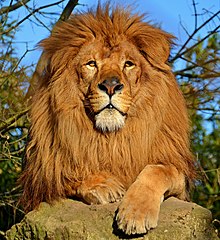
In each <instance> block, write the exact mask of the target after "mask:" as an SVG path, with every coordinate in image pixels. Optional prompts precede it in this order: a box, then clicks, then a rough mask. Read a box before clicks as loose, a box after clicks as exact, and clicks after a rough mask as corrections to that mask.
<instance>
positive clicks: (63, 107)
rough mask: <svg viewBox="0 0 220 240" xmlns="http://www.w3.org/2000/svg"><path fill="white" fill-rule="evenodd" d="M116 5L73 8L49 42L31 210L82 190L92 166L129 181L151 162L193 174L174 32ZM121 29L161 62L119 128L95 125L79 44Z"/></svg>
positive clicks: (27, 183)
mask: <svg viewBox="0 0 220 240" xmlns="http://www.w3.org/2000/svg"><path fill="white" fill-rule="evenodd" d="M109 12H110V10H109V6H106V7H105V8H101V7H100V6H99V7H98V9H97V11H96V12H93V11H89V12H88V13H84V14H78V15H73V16H72V17H71V18H70V19H69V20H68V21H67V22H63V23H60V24H58V25H57V26H56V28H55V29H54V31H53V33H52V35H51V36H50V37H49V38H47V39H45V40H44V41H42V42H41V46H42V47H43V49H44V54H45V56H46V58H47V63H48V64H47V68H46V69H45V71H44V73H43V74H42V77H41V79H40V80H39V88H38V89H37V91H36V93H35V95H34V97H33V103H32V110H31V120H32V126H31V129H30V141H29V143H28V147H27V153H26V167H25V170H24V172H23V174H22V176H21V178H20V183H21V184H22V186H23V189H24V192H23V196H22V199H21V201H22V203H23V204H24V205H25V208H26V210H30V209H33V208H35V207H36V206H38V205H39V203H40V202H42V201H47V202H49V203H51V202H53V201H54V200H57V199H59V198H64V197H68V196H69V195H70V193H71V194H72V195H74V188H75V187H76V186H77V184H78V183H80V182H81V181H82V180H83V179H85V178H86V177H87V176H89V175H90V174H91V173H97V172H102V171H108V172H111V173H113V175H115V176H117V177H118V178H119V179H120V180H121V181H122V182H123V184H124V185H125V186H126V187H127V188H128V187H129V186H130V184H131V183H132V182H133V181H134V180H135V179H136V177H137V175H138V174H139V173H140V172H141V170H142V169H143V168H144V167H145V166H146V165H147V164H163V165H167V164H171V165H174V166H175V167H176V168H177V169H178V170H179V171H180V172H182V173H183V174H184V175H185V177H186V180H187V181H190V180H191V179H192V177H193V174H194V173H193V161H192V155H191V152H190V150H189V141H188V130H189V126H188V117H187V112H186V107H185V103H184V99H183V96H182V94H181V92H180V90H179V89H178V86H177V83H176V81H175V79H174V76H173V74H172V73H171V71H170V67H169V66H168V65H167V64H166V61H167V59H168V56H169V51H170V44H171V42H172V36H171V35H169V34H167V33H165V32H163V31H161V30H159V29H157V28H155V27H152V26H151V25H149V24H148V23H145V22H143V16H138V15H132V14H131V13H130V12H129V11H124V10H121V9H119V8H116V9H113V10H112V12H111V14H109ZM121 36H123V37H124V38H125V39H127V40H128V41H129V42H130V43H132V44H134V45H135V46H136V48H137V49H138V50H139V51H140V53H141V54H142V56H143V57H144V58H145V59H146V61H147V62H148V63H149V64H150V66H151V67H152V68H153V69H154V71H150V72H147V73H144V72H143V73H142V76H141V79H142V82H144V83H143V86H142V87H141V89H140V91H139V92H138V94H136V95H135V96H134V98H133V99H132V105H131V107H130V109H129V112H128V116H127V119H126V124H125V126H124V127H123V128H122V129H121V130H119V131H118V132H111V133H102V132H100V131H97V130H95V129H94V125H93V122H92V121H91V119H90V118H88V115H87V113H86V111H85V107H84V104H83V99H84V95H83V93H82V91H80V88H79V84H80V82H79V79H78V75H77V70H76V69H77V65H76V60H75V59H76V58H77V54H78V52H79V50H80V49H81V48H83V47H84V45H86V44H88V43H89V42H90V41H92V40H93V39H94V38H98V37H101V38H103V39H104V40H105V41H106V42H108V45H109V46H113V45H117V43H118V42H120V41H121Z"/></svg>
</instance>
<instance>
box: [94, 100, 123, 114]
mask: <svg viewBox="0 0 220 240" xmlns="http://www.w3.org/2000/svg"><path fill="white" fill-rule="evenodd" d="M108 109H109V111H110V112H111V111H112V110H116V111H118V112H119V113H120V114H121V115H122V116H125V115H126V113H124V112H122V111H121V110H120V109H118V108H117V107H116V106H114V105H113V104H112V103H109V104H107V105H106V106H105V107H103V108H102V109H100V110H99V111H97V112H96V113H95V115H98V114H100V113H101V112H102V111H103V110H108Z"/></svg>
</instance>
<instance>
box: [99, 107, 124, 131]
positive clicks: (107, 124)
mask: <svg viewBox="0 0 220 240" xmlns="http://www.w3.org/2000/svg"><path fill="white" fill-rule="evenodd" d="M124 124H125V116H123V115H122V114H121V113H120V112H119V111H118V110H116V109H104V110H103V111H101V112H100V113H98V114H97V115H96V116H95V126H96V128H97V129H98V130H101V131H103V132H114V131H117V130H119V129H120V128H122V127H123V126H124Z"/></svg>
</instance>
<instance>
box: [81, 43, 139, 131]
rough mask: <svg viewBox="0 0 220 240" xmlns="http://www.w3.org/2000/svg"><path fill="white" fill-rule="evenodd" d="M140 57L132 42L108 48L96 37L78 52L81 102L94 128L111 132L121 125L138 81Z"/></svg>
mask: <svg viewBox="0 0 220 240" xmlns="http://www.w3.org/2000/svg"><path fill="white" fill-rule="evenodd" d="M140 56H141V55H140V53H139V52H138V50H137V49H136V48H135V47H134V45H132V44H130V43H129V42H126V41H125V42H122V43H121V44H120V45H117V46H116V47H114V48H112V49H110V48H108V47H106V46H104V44H103V43H102V42H101V41H97V40H96V41H94V42H93V43H91V44H87V46H84V47H83V48H82V49H81V51H80V52H79V54H78V56H77V59H78V71H79V76H80V81H81V83H80V87H81V91H83V93H84V96H85V102H84V105H85V108H86V111H87V113H88V115H89V116H90V117H91V118H93V121H94V123H95V127H96V128H97V129H99V130H101V131H103V132H105V131H109V132H112V131H116V130H118V129H120V128H122V127H123V126H124V124H125V122H126V116H127V114H128V111H129V108H130V106H131V103H132V99H133V96H134V95H135V92H136V91H138V88H139V84H140V83H139V81H140V75H141V62H140V59H141V57H140Z"/></svg>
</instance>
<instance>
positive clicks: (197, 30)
mask: <svg viewBox="0 0 220 240" xmlns="http://www.w3.org/2000/svg"><path fill="white" fill-rule="evenodd" d="M219 13H220V10H219V11H218V12H216V13H215V14H214V15H213V16H211V17H210V18H209V19H207V20H206V21H205V22H204V23H203V24H201V25H200V26H199V27H198V28H196V29H195V30H194V31H193V33H192V34H191V35H190V36H189V38H188V39H187V40H186V42H185V43H184V44H183V46H182V47H181V48H180V50H179V51H178V52H177V54H176V55H175V56H174V57H173V58H172V59H171V60H170V62H171V63H173V62H174V61H175V60H176V59H177V58H179V57H180V56H182V55H184V54H186V53H187V52H188V51H190V50H191V49H193V48H194V47H196V46H197V45H199V44H200V43H201V42H203V41H204V40H205V39H207V38H208V37H210V36H211V35H212V34H213V33H216V32H217V30H218V29H219V28H220V26H219V25H218V26H217V27H216V28H215V29H214V30H212V31H211V32H210V33H209V34H207V35H206V36H205V37H204V38H202V39H201V40H200V41H198V42H197V43H195V44H194V45H192V46H191V47H190V48H187V49H186V50H185V51H183V49H185V48H186V46H187V44H188V43H189V42H190V40H192V38H193V37H194V36H195V34H196V33H198V32H199V31H200V30H201V29H202V28H203V27H204V26H206V24H208V23H209V22H210V21H212V20H213V19H214V18H215V17H216V16H217V15H218V14H219ZM182 51H183V52H182Z"/></svg>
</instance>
